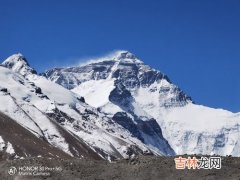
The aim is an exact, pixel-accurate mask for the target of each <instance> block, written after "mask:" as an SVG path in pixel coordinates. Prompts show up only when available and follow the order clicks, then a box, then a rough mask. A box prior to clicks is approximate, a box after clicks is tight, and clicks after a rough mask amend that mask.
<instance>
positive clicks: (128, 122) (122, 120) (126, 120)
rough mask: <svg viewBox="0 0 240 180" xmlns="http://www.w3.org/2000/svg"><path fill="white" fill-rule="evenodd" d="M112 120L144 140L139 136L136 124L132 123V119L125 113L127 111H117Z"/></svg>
mask: <svg viewBox="0 0 240 180" xmlns="http://www.w3.org/2000/svg"><path fill="white" fill-rule="evenodd" d="M113 120H114V121H115V122H117V123H118V124H120V125H121V126H122V127H124V128H125V129H127V130H128V131H129V132H131V133H132V135H133V136H135V137H137V138H138V139H140V140H141V141H142V142H144V139H143V137H142V136H141V133H140V132H139V129H138V127H137V125H136V124H134V123H133V121H132V119H131V118H130V117H129V116H128V115H127V113H125V112H118V113H116V114H115V115H114V116H113Z"/></svg>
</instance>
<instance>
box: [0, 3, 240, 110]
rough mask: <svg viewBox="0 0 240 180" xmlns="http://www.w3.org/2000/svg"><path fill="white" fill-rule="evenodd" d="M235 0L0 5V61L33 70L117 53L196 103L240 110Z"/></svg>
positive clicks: (239, 26)
mask: <svg viewBox="0 0 240 180" xmlns="http://www.w3.org/2000/svg"><path fill="white" fill-rule="evenodd" d="M239 9H240V1H239V0H225V1H223V0H188V1H186V0H151V1H149V0H145V1H141V0H121V1H119V0H95V1H94V0H78V1H77V0H76V1H74V0H34V1H33V0H21V1H20V0H14V1H13V0H7V1H6V0H5V1H4V0H0V48H1V50H0V59H5V58H7V57H8V56H9V55H11V54H13V53H16V52H21V53H23V54H24V55H25V56H26V57H27V58H28V60H29V63H30V64H31V65H32V66H33V67H34V68H35V69H37V70H38V71H40V72H41V71H44V70H45V69H49V68H52V67H56V66H63V65H67V64H76V63H77V59H81V58H84V57H91V56H99V55H102V54H106V53H108V52H110V51H112V50H115V49H125V50H129V51H131V52H133V53H134V54H136V55H137V56H138V57H140V58H141V59H142V60H144V61H145V63H147V64H149V65H151V66H152V67H154V68H156V69H159V70H161V71H162V72H164V73H166V74H167V75H168V76H169V77H170V79H171V80H172V81H173V82H174V83H176V84H177V85H178V86H180V87H181V88H182V89H183V90H184V91H185V92H187V93H188V94H189V95H190V96H192V98H193V99H194V100H195V101H196V102H197V103H199V104H204V105H207V106H211V107H219V108H220V107H221V108H225V109H228V110H231V111H234V112H236V111H240V106H239V105H240V80H239V74H240V10H239Z"/></svg>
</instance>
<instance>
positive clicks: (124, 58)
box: [112, 50, 143, 64]
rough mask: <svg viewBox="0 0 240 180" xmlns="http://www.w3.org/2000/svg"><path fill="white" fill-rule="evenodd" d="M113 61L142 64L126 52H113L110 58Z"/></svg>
mask: <svg viewBox="0 0 240 180" xmlns="http://www.w3.org/2000/svg"><path fill="white" fill-rule="evenodd" d="M112 59H113V60H116V61H121V62H129V63H137V64H139V63H140V64H142V63H143V62H142V61H141V60H139V59H138V58H137V57H136V56H135V55H134V54H133V53H131V52H129V51H126V50H119V51H115V52H114V53H113V56H112Z"/></svg>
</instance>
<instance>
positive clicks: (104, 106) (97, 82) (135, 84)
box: [0, 51, 240, 160]
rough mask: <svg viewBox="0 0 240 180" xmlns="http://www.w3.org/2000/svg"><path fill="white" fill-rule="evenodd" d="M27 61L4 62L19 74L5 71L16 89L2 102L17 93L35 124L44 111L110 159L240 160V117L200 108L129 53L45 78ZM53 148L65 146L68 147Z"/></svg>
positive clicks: (57, 71)
mask: <svg viewBox="0 0 240 180" xmlns="http://www.w3.org/2000/svg"><path fill="white" fill-rule="evenodd" d="M19 56H20V57H19ZM21 57H24V56H23V55H19V54H18V58H16V55H15V56H14V55H13V56H11V58H12V61H11V58H10V57H9V58H8V59H7V61H4V62H3V64H2V66H4V67H6V68H8V69H10V71H12V72H14V73H16V75H15V74H14V75H10V77H9V75H6V74H11V73H10V72H9V71H7V72H6V70H4V69H1V67H0V73H3V78H2V79H1V78H0V82H2V83H1V84H5V83H4V80H5V81H6V79H7V78H8V79H10V82H12V84H15V85H14V86H10V85H9V84H5V86H4V87H2V88H1V89H2V90H1V91H7V92H4V93H5V95H4V96H3V97H1V96H0V100H1V98H2V101H3V100H4V101H5V102H6V103H8V104H10V101H9V100H6V93H8V94H11V96H13V97H14V98H15V99H16V101H15V102H16V103H17V104H18V106H20V107H24V108H25V110H26V107H27V109H29V107H31V111H32V112H31V111H29V110H28V111H27V112H26V113H27V114H28V115H30V117H31V118H33V120H34V121H36V120H37V119H36V118H37V116H36V114H34V113H37V114H39V116H41V117H42V115H40V114H41V113H43V114H46V117H44V119H45V120H44V121H46V120H47V119H51V120H53V121H54V122H55V123H57V124H58V125H59V127H61V128H63V130H64V131H66V132H67V133H70V134H71V135H70V136H69V137H70V139H72V138H73V139H74V138H75V137H77V139H78V138H79V140H80V141H83V142H84V144H85V145H86V146H88V147H89V148H90V149H92V150H93V151H94V152H95V153H96V154H98V156H100V157H102V158H104V159H108V160H113V159H118V158H126V157H130V156H134V155H137V154H153V155H168V156H169V155H170V156H171V155H175V154H187V153H188V154H209V155H210V154H220V155H234V156H240V149H239V148H238V147H239V144H240V142H239V141H240V140H239V139H240V133H239V132H240V131H239V122H240V114H238V113H236V114H234V113H231V112H228V111H225V110H218V109H213V108H208V107H205V106H201V105H197V104H195V103H194V102H193V101H192V98H191V97H190V96H188V95H187V94H185V93H184V92H183V91H182V90H181V89H180V88H178V86H176V85H174V84H173V83H172V82H171V81H170V79H169V78H168V77H167V76H166V75H165V74H163V73H161V72H160V71H158V70H155V69H153V68H151V67H150V66H148V65H145V64H144V62H143V61H141V60H140V59H138V58H137V57H136V56H135V55H133V54H132V53H130V52H128V51H118V52H116V53H115V54H114V53H113V55H112V56H107V57H103V58H100V59H97V60H96V61H90V63H89V64H85V65H82V66H77V67H70V68H54V69H52V70H48V71H46V72H45V73H44V74H41V75H43V76H40V75H38V74H37V72H34V71H33V69H32V68H31V67H30V66H29V64H28V63H27V60H26V63H22V64H23V65H21V66H20V65H18V60H19V58H21ZM23 60H24V59H23ZM18 74H19V75H18ZM4 77H5V79H4ZM12 78H13V79H12ZM15 81H16V82H18V83H19V82H20V84H21V85H17V84H16V83H15ZM15 86H16V87H18V86H21V87H22V88H23V87H24V88H23V89H25V90H24V91H26V92H25V94H24V93H23V94H24V95H21V93H20V95H19V94H17V93H16V91H15V90H14V89H16V87H15ZM22 91H23V90H22ZM30 92H31V93H30ZM32 92H33V93H35V95H33V94H32ZM4 93H3V94H4ZM29 93H30V94H31V95H30V94H29ZM39 98H40V100H39ZM22 101H23V102H24V103H23V102H22ZM23 104H24V105H23ZM32 106H33V107H32ZM10 108H12V107H10ZM34 108H37V110H35V109H34ZM16 109H17V107H16ZM9 110H11V109H6V108H5V109H0V111H2V112H7V113H8V115H10V116H12V118H13V119H14V118H15V120H16V118H17V119H18V118H19V117H18V116H16V115H15V113H14V112H12V113H10V112H11V111H9ZM33 112H34V113H33ZM42 118H43V117H42ZM18 121H19V120H18ZM47 121H49V120H47ZM19 122H21V121H19ZM36 123H37V124H38V125H39V128H40V130H41V129H42V128H43V127H44V126H43V125H41V121H36ZM39 123H40V124H39ZM206 124H208V126H206ZM22 125H24V123H23V124H22ZM28 126H29V125H28ZM30 129H31V128H30ZM57 131H59V129H57ZM42 135H43V133H42ZM43 136H44V135H43ZM53 137H54V133H53ZM100 137H104V138H100ZM65 138H66V137H65V136H63V137H62V139H65ZM60 142H62V140H61V141H60ZM50 143H51V142H50ZM67 144H68V143H67ZM53 145H54V146H57V147H58V148H59V147H60V149H61V146H59V145H61V143H60V144H59V143H58V142H56V143H55V142H54V143H53ZM65 146H66V145H64V147H65ZM67 146H69V148H70V147H71V145H70V144H68V145H67ZM67 146H66V147H67ZM62 147H63V146H62ZM76 148H77V149H78V153H81V151H82V150H81V148H80V147H77V146H75V147H74V148H72V147H71V148H70V149H71V150H70V149H69V150H70V152H71V153H73V152H74V151H75V150H76ZM63 150H64V149H63ZM69 150H66V148H65V150H64V151H66V152H68V151H69ZM72 155H73V156H76V155H77V153H74V154H72Z"/></svg>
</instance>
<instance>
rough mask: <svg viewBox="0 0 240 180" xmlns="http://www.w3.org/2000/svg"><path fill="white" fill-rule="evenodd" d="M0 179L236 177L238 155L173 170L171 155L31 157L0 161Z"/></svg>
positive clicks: (239, 176) (239, 170) (239, 167)
mask: <svg viewBox="0 0 240 180" xmlns="http://www.w3.org/2000/svg"><path fill="white" fill-rule="evenodd" d="M12 166H14V167H16V168H19V167H20V166H40V167H41V166H44V167H49V168H52V167H55V168H57V170H53V171H49V174H47V175H43V176H39V175H37V176H32V175H30V176H29V175H27V176H20V175H18V174H17V173H16V174H15V175H12V176H11V175H9V174H8V170H9V168H10V167H12ZM0 177H1V178H0V179H4V180H28V179H38V180H42V179H48V180H79V179H81V180H118V179H119V180H126V179H127V180H155V179H156V180H158V179H163V180H165V179H166V180H175V179H176V180H181V179H182V180H185V179H187V180H188V179H189V180H192V179H200V180H201V179H203V180H215V179H216V180H239V179H240V158H233V157H225V158H222V169H221V170H216V169H213V170H203V169H201V170H187V169H186V170H176V169H175V163H174V158H173V157H154V156H144V157H139V158H136V159H134V160H120V161H116V162H112V163H109V162H107V161H104V160H88V159H70V160H63V159H47V158H31V159H24V160H11V161H2V162H0Z"/></svg>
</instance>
